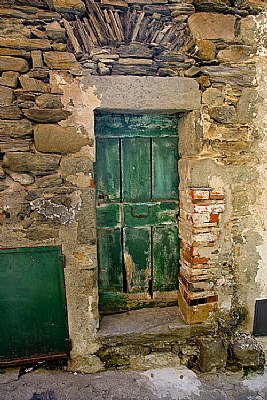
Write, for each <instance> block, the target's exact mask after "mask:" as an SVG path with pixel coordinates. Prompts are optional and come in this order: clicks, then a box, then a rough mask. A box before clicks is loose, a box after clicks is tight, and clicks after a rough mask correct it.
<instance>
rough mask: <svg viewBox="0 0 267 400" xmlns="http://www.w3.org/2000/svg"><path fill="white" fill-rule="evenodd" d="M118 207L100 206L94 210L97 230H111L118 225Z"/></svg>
mask: <svg viewBox="0 0 267 400" xmlns="http://www.w3.org/2000/svg"><path fill="white" fill-rule="evenodd" d="M120 221H121V218H120V205H119V204H116V203H109V204H101V205H99V206H97V208H96V225H97V227H98V228H112V227H114V228H115V227H117V226H119V225H120Z"/></svg>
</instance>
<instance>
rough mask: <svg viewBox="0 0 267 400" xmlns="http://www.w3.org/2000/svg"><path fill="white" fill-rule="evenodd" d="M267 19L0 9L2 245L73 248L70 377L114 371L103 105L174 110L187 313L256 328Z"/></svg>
mask: <svg viewBox="0 0 267 400" xmlns="http://www.w3.org/2000/svg"><path fill="white" fill-rule="evenodd" d="M264 7H265V1H261V0H247V1H230V0H214V1H209V0H207V1H202V0H186V1H180V0H149V1H148V0H101V1H94V0H84V1H82V0H47V1H45V0H18V1H15V0H2V1H1V5H0V247H3V248H6V247H25V246H29V247H32V246H33V247H34V246H43V245H49V246H50V245H62V249H63V253H64V255H65V256H66V268H65V279H66V294H67V303H68V319H69V330H70V337H71V340H72V352H71V357H72V368H73V369H76V370H81V371H84V372H86V371H89V372H92V371H96V370H101V368H103V364H102V362H101V361H100V360H99V358H98V357H97V356H96V355H95V354H96V352H97V350H98V349H99V346H100V345H99V342H98V341H97V339H96V331H97V328H98V326H99V314H98V291H97V287H98V284H97V261H96V233H95V199H94V193H95V192H94V176H93V163H94V161H95V139H94V111H95V110H98V109H100V110H105V111H111V112H112V111H115V112H120V111H126V112H132V113H135V112H144V113H145V112H157V113H160V112H163V113H164V112H167V113H177V114H178V116H179V157H180V161H179V167H178V169H179V178H180V216H179V236H180V239H181V255H180V266H181V268H180V275H179V285H180V292H179V299H178V300H179V306H180V310H181V312H182V315H183V317H184V319H185V320H186V322H187V323H192V324H193V323H198V322H207V321H213V322H215V323H217V322H219V326H222V327H223V329H224V332H225V331H227V329H228V328H229V326H230V325H231V324H232V325H231V326H235V327H237V326H238V324H239V326H241V328H242V329H244V330H246V331H249V332H251V330H252V325H253V315H254V304H255V299H256V298H267V276H266V261H265V260H266V243H267V238H266V221H265V217H264V215H265V212H266V203H265V200H264V199H265V198H267V196H266V190H267V189H266V181H267V180H266V176H265V168H266V166H265V162H266V161H265V160H266V151H267V150H266V143H265V137H266V132H265V129H266V128H265V127H266V117H265V115H267V111H266V110H267V105H266V76H267V73H266V34H265V31H266V24H267V21H266V18H267V17H266V12H265V11H264ZM240 324H242V325H240ZM241 328H240V329H241ZM229 329H230V328H229Z"/></svg>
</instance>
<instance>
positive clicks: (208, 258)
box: [178, 188, 225, 324]
mask: <svg viewBox="0 0 267 400" xmlns="http://www.w3.org/2000/svg"><path fill="white" fill-rule="evenodd" d="M224 206H225V203H224V194H223V192H218V191H217V190H213V189H212V188H188V189H187V190H185V191H182V192H180V217H179V226H180V228H179V237H180V239H181V254H180V264H181V266H180V274H179V290H180V291H179V297H178V302H179V306H180V309H181V312H182V315H183V317H184V319H185V321H186V322H187V323H191V324H193V323H198V322H204V321H207V320H208V319H210V318H212V315H213V313H214V311H215V310H216V308H217V302H218V293H217V285H216V284H217V279H218V275H219V273H220V271H219V269H218V265H217V263H218V251H219V250H218V244H217V241H218V238H219V236H220V227H219V221H220V215H221V213H222V212H223V211H224Z"/></svg>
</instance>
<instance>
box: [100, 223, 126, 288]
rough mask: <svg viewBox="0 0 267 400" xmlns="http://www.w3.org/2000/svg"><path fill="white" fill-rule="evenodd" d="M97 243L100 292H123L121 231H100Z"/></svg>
mask: <svg viewBox="0 0 267 400" xmlns="http://www.w3.org/2000/svg"><path fill="white" fill-rule="evenodd" d="M97 242H98V243H97V244H98V246H97V249H98V274H99V290H100V292H103V291H109V292H122V291H123V268H122V245H121V230H120V229H98V231H97Z"/></svg>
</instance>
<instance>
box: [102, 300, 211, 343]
mask: <svg viewBox="0 0 267 400" xmlns="http://www.w3.org/2000/svg"><path fill="white" fill-rule="evenodd" d="M214 329H215V326H214V324H211V323H205V324H203V323H201V324H195V325H187V324H186V323H185V322H184V320H183V319H182V316H181V313H180V309H179V307H178V306H174V307H155V308H143V309H140V310H133V311H128V312H125V313H121V314H112V315H106V316H103V317H102V318H101V321H100V328H99V330H98V333H97V338H98V340H99V341H100V342H101V344H102V345H107V344H108V345H110V344H112V343H114V344H116V343H119V342H120V343H129V344H130V343H140V344H141V343H142V342H144V341H147V340H148V341H153V340H173V339H176V340H177V338H178V339H181V338H183V337H184V338H189V337H190V336H191V335H203V334H204V335H205V334H210V333H211V331H212V332H213V331H214Z"/></svg>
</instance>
